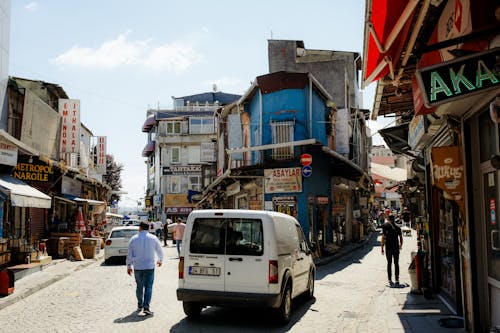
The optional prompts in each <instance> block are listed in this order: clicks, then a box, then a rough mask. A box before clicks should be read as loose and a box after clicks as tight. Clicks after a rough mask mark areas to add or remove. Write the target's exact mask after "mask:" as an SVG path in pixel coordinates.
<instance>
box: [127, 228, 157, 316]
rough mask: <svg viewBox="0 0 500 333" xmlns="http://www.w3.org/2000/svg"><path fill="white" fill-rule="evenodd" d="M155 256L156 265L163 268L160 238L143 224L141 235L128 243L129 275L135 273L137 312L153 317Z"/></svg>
mask: <svg viewBox="0 0 500 333" xmlns="http://www.w3.org/2000/svg"><path fill="white" fill-rule="evenodd" d="M155 254H156V264H157V265H158V267H161V265H162V262H163V250H162V248H161V244H160V241H159V240H158V238H157V237H156V236H154V235H152V234H150V233H149V224H148V223H147V222H141V223H140V224H139V233H138V234H137V235H134V236H133V237H132V238H131V239H130V241H129V243H128V253H127V261H126V263H127V274H128V275H132V272H133V273H134V277H135V282H136V285H137V286H136V290H135V295H136V297H137V312H139V313H140V312H141V311H144V315H146V316H149V315H152V314H153V312H152V311H151V309H150V307H149V306H150V303H151V296H152V293H153V282H154V276H155Z"/></svg>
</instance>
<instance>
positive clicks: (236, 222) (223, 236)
mask: <svg viewBox="0 0 500 333" xmlns="http://www.w3.org/2000/svg"><path fill="white" fill-rule="evenodd" d="M263 244H264V242H263V237H262V221H261V220H259V219H239V218H198V219H195V220H194V223H193V231H192V234H191V241H190V243H189V248H190V252H191V253H204V254H232V255H250V256H260V255H262V253H263V250H264V249H263Z"/></svg>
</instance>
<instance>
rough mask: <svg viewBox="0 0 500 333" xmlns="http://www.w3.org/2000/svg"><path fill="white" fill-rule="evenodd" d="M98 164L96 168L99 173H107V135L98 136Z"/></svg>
mask: <svg viewBox="0 0 500 333" xmlns="http://www.w3.org/2000/svg"><path fill="white" fill-rule="evenodd" d="M96 153H97V164H96V169H97V173H98V174H100V175H105V174H106V137H105V136H98V137H97V146H96Z"/></svg>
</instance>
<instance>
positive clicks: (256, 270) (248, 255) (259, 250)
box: [225, 217, 269, 293]
mask: <svg viewBox="0 0 500 333" xmlns="http://www.w3.org/2000/svg"><path fill="white" fill-rule="evenodd" d="M226 240H227V242H226V257H225V269H226V275H225V277H226V283H225V291H228V292H231V291H236V292H248V293H266V292H268V286H269V281H268V271H269V267H268V265H269V263H268V262H267V260H265V259H264V238H263V225H262V220H261V219H259V218H235V217H232V218H229V219H228V220H227V230H226Z"/></svg>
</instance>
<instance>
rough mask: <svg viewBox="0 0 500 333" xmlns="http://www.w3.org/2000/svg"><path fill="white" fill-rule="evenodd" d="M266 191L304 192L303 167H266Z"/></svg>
mask: <svg viewBox="0 0 500 333" xmlns="http://www.w3.org/2000/svg"><path fill="white" fill-rule="evenodd" d="M264 190H265V193H289V192H302V170H301V168H278V169H264Z"/></svg>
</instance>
